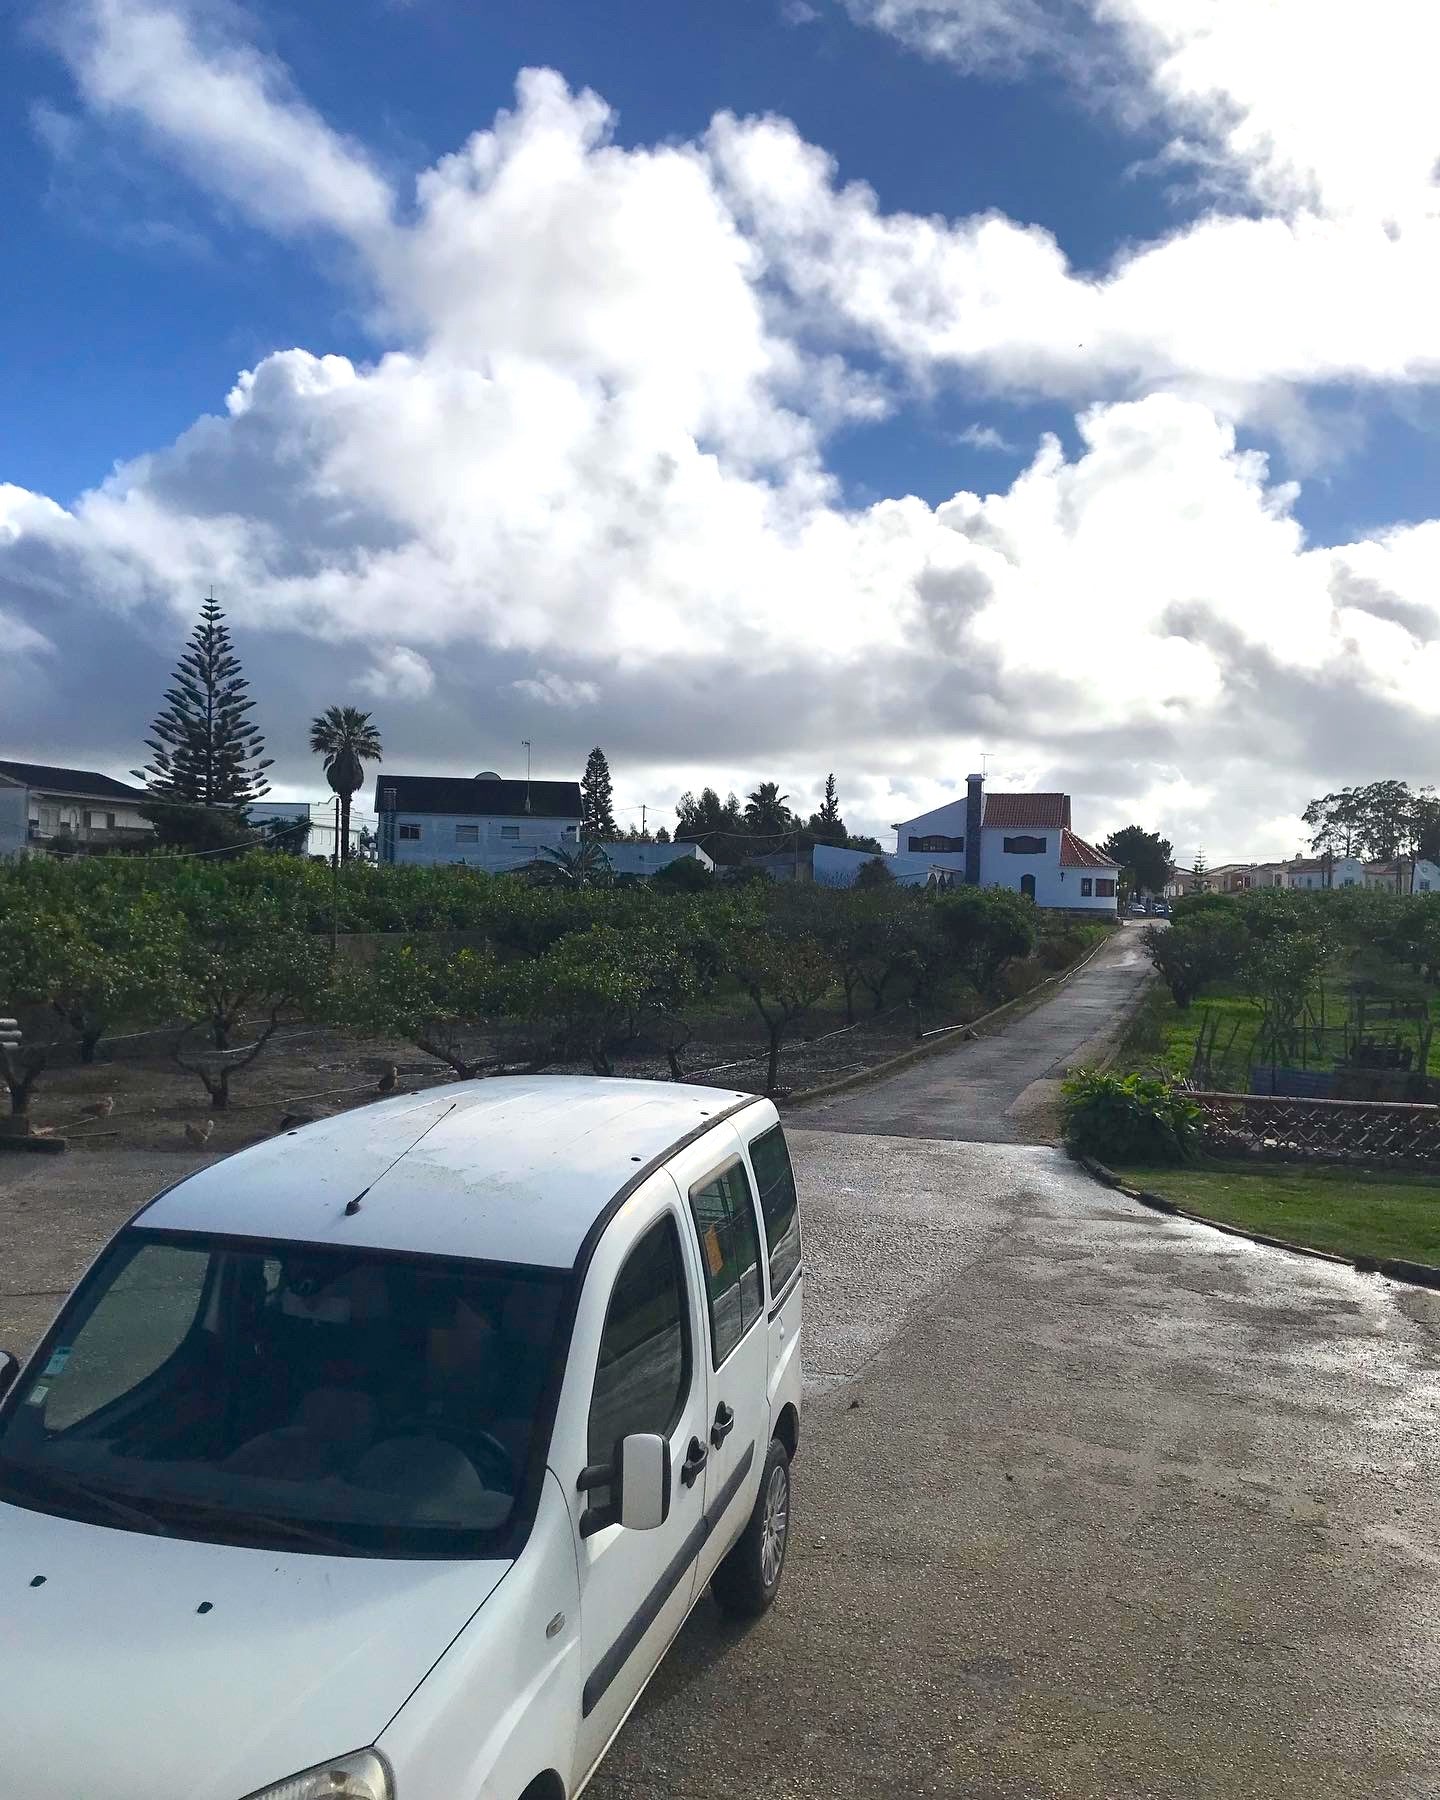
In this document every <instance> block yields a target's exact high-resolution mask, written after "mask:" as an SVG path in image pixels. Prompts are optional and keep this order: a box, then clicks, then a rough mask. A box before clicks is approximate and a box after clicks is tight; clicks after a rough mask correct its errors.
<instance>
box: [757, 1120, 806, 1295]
mask: <svg viewBox="0 0 1440 1800" xmlns="http://www.w3.org/2000/svg"><path fill="white" fill-rule="evenodd" d="M750 1166H751V1168H753V1169H754V1171H755V1180H756V1183H757V1185H758V1186H759V1189H760V1210H761V1212H762V1213H763V1214H764V1215H765V1236H766V1238H767V1239H768V1240H769V1244H770V1293H771V1295H772V1297H773V1296H774V1295H776V1294H778V1293H779V1292H780V1290H781V1289H782V1288H783V1287H784V1286H785V1283H786V1282H787V1281H788V1280H789V1279H790V1277H791V1276H792V1275H793V1274H794V1273H795V1271H796V1269H798V1268H799V1266H800V1209H799V1207H798V1206H797V1205H796V1202H795V1175H794V1171H793V1170H792V1169H791V1167H790V1152H789V1150H788V1149H787V1148H786V1146H785V1133H784V1132H783V1131H782V1130H781V1129H780V1127H779V1126H778V1125H772V1126H771V1127H770V1129H769V1131H762V1132H761V1134H760V1136H759V1137H757V1138H756V1139H755V1141H754V1143H753V1144H751V1146H750Z"/></svg>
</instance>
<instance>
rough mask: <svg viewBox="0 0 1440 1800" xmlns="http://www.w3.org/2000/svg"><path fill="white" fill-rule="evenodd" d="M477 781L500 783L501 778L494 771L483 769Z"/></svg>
mask: <svg viewBox="0 0 1440 1800" xmlns="http://www.w3.org/2000/svg"><path fill="white" fill-rule="evenodd" d="M475 779H476V780H477V781H498V780H499V779H500V777H499V776H498V775H497V774H496V773H495V771H494V770H493V769H482V770H481V771H480V773H479V774H478V775H477V776H476V777H475Z"/></svg>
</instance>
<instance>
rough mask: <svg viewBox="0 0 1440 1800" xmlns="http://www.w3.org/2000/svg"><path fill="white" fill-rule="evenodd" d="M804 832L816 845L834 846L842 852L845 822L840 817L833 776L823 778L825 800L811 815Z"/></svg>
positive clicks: (838, 799)
mask: <svg viewBox="0 0 1440 1800" xmlns="http://www.w3.org/2000/svg"><path fill="white" fill-rule="evenodd" d="M806 830H807V831H809V833H810V835H811V837H813V838H814V840H815V842H816V843H817V844H835V845H837V846H838V847H839V848H840V849H842V850H843V849H844V847H845V836H846V834H845V821H844V819H842V818H841V816H840V796H839V793H838V792H837V790H836V787H835V777H834V776H833V775H827V776H826V777H825V798H824V800H823V801H822V802H821V804H820V810H819V811H818V812H813V813H811V815H810V818H809V822H808V823H807V825H806Z"/></svg>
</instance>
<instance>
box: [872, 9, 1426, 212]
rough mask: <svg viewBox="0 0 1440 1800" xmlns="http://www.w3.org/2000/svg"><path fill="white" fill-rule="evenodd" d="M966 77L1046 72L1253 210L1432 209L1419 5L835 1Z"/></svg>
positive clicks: (1423, 18)
mask: <svg viewBox="0 0 1440 1800" xmlns="http://www.w3.org/2000/svg"><path fill="white" fill-rule="evenodd" d="M847 4H848V6H849V10H850V13H851V15H852V16H853V17H854V18H856V19H857V20H858V21H859V22H860V23H862V24H865V25H870V26H873V27H875V28H876V29H878V30H881V31H886V32H889V33H890V34H891V35H893V36H895V37H897V38H899V39H900V40H901V41H902V42H903V43H905V44H908V45H909V46H910V47H911V48H912V49H915V50H918V51H920V52H921V53H922V54H923V55H926V56H930V57H934V58H937V59H943V60H945V61H948V62H951V63H953V64H954V65H955V66H956V67H957V68H958V69H959V70H961V71H962V72H964V73H970V72H975V71H980V72H986V73H989V72H993V71H995V70H997V69H998V70H1000V71H1001V72H1014V71H1016V70H1018V69H1019V68H1021V67H1023V66H1024V65H1026V64H1029V63H1035V62H1042V63H1048V64H1053V65H1058V66H1060V67H1061V68H1062V69H1064V70H1066V71H1067V72H1068V73H1069V74H1071V75H1072V76H1073V77H1074V78H1075V79H1076V80H1077V83H1078V84H1080V85H1081V88H1082V92H1083V93H1084V97H1086V98H1091V99H1098V100H1100V101H1101V102H1102V103H1104V104H1107V105H1109V106H1110V107H1112V108H1113V109H1115V110H1116V111H1118V113H1119V114H1120V116H1121V117H1122V119H1124V120H1125V121H1126V122H1128V123H1131V124H1145V125H1153V124H1154V123H1155V122H1156V121H1157V120H1159V121H1162V122H1164V121H1168V122H1169V123H1170V124H1171V125H1172V126H1175V127H1177V128H1178V130H1179V133H1180V136H1179V137H1178V138H1177V148H1178V149H1179V150H1180V153H1181V155H1182V156H1183V157H1185V158H1186V159H1194V160H1198V161H1199V162H1200V163H1201V164H1202V165H1204V166H1207V167H1208V169H1209V171H1210V173H1211V174H1212V175H1214V174H1215V173H1216V172H1218V170H1219V169H1220V168H1221V167H1223V168H1225V169H1228V170H1229V171H1230V173H1231V175H1232V176H1233V177H1234V178H1235V179H1236V180H1238V181H1239V182H1240V183H1241V184H1242V185H1244V186H1247V187H1248V188H1249V189H1250V191H1251V193H1252V194H1253V195H1254V196H1255V198H1257V199H1258V200H1259V201H1260V202H1261V203H1262V204H1263V205H1265V206H1267V207H1270V208H1274V209H1278V210H1281V211H1292V210H1304V209H1311V210H1319V211H1321V212H1324V213H1326V214H1330V215H1343V214H1352V215H1360V216H1363V217H1366V218H1370V219H1375V220H1381V221H1387V220H1405V219H1408V218H1430V217H1433V216H1434V214H1435V211H1436V204H1437V189H1436V178H1435V168H1436V162H1437V159H1440V113H1437V110H1436V107H1435V105H1434V71H1435V69H1436V67H1437V66H1440V11H1437V10H1436V8H1435V7H1433V6H1430V5H1426V4H1424V0H1373V3H1372V4H1367V5H1365V6H1363V7H1357V6H1356V5H1354V4H1353V3H1352V0H847Z"/></svg>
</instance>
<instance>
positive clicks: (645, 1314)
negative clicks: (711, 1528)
mask: <svg viewBox="0 0 1440 1800" xmlns="http://www.w3.org/2000/svg"><path fill="white" fill-rule="evenodd" d="M689 1320H690V1306H689V1301H688V1298H687V1295H686V1290H685V1266H684V1263H683V1262H682V1261H681V1256H680V1234H679V1232H678V1231H677V1230H676V1226H675V1220H674V1219H673V1218H672V1217H671V1216H670V1215H669V1214H667V1215H666V1216H665V1218H663V1219H660V1220H658V1221H657V1222H656V1223H655V1224H654V1225H652V1226H651V1227H650V1229H649V1231H647V1232H646V1234H645V1236H644V1237H643V1238H641V1240H640V1242H639V1243H638V1244H637V1245H636V1246H635V1248H634V1249H633V1250H632V1251H631V1252H630V1254H629V1256H628V1257H626V1259H625V1266H624V1268H623V1269H621V1271H620V1274H619V1277H618V1278H617V1280H616V1282H615V1290H614V1292H613V1293H612V1294H611V1296H610V1308H609V1311H608V1312H607V1313H606V1315H605V1330H604V1332H603V1333H602V1334H601V1337H600V1356H599V1360H598V1362H597V1364H596V1368H595V1387H594V1390H593V1392H592V1393H591V1396H590V1426H589V1449H588V1453H587V1454H588V1459H589V1461H590V1462H591V1463H608V1462H611V1461H613V1460H614V1456H615V1447H616V1445H617V1444H618V1443H619V1442H620V1440H621V1438H623V1437H628V1436H629V1435H630V1433H631V1432H634V1431H654V1432H658V1433H659V1434H660V1436H661V1437H668V1436H669V1435H670V1433H671V1431H672V1430H674V1427H675V1421H676V1420H677V1419H678V1418H679V1417H680V1413H681V1409H682V1408H683V1407H684V1404H685V1400H686V1397H687V1396H688V1394H689V1392H690V1368H691V1363H690V1325H689ZM609 1502H610V1490H609V1489H608V1488H597V1489H595V1490H594V1491H593V1492H592V1493H591V1496H590V1504H591V1505H592V1506H596V1507H600V1506H607V1505H608V1504H609Z"/></svg>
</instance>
